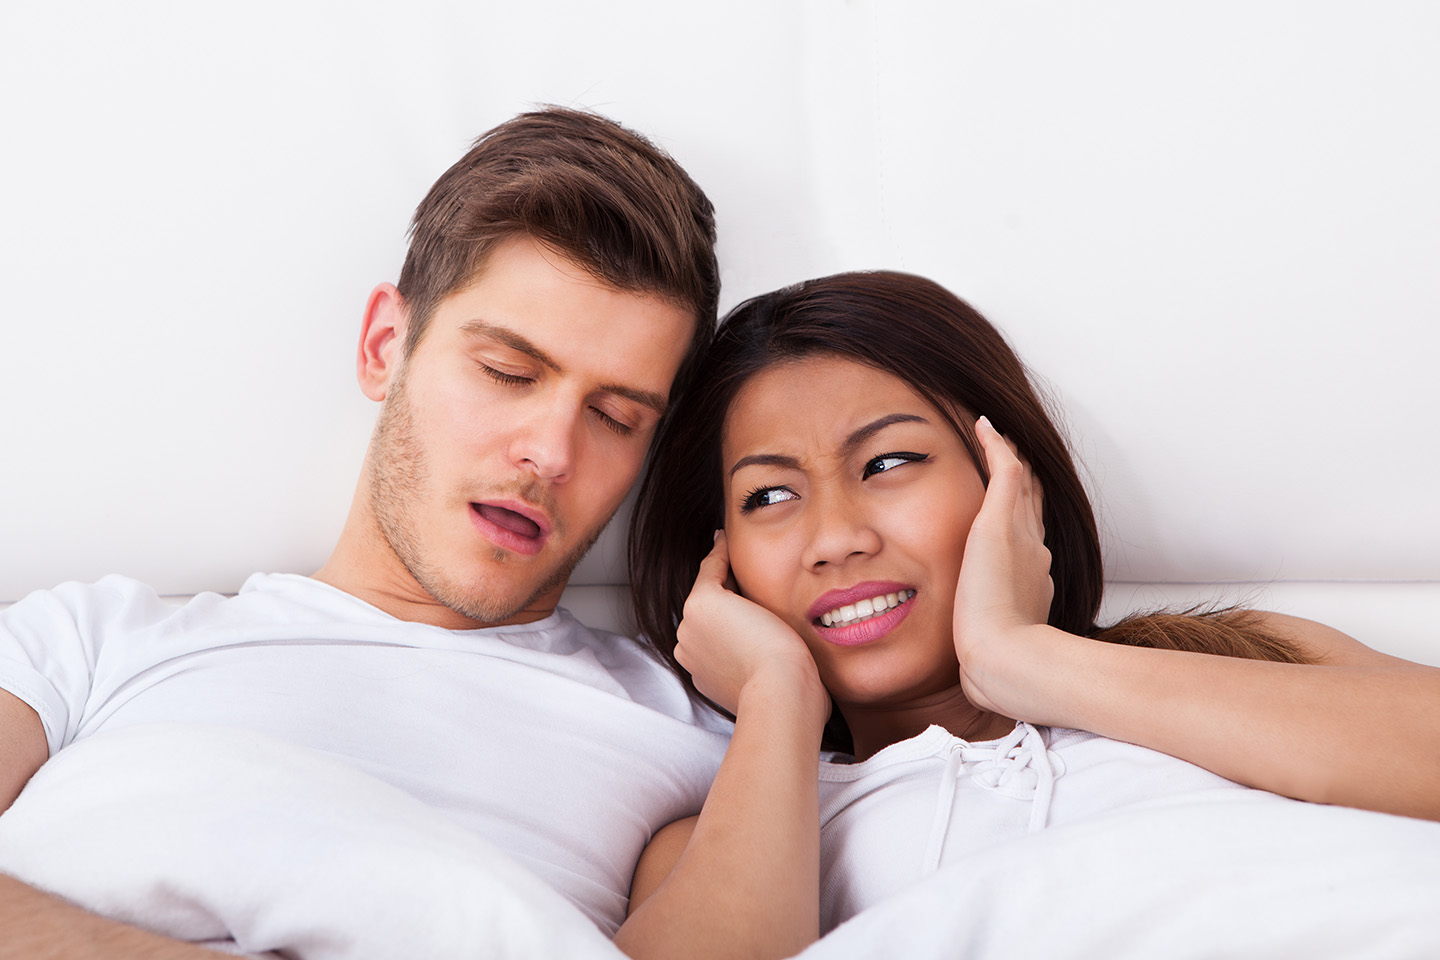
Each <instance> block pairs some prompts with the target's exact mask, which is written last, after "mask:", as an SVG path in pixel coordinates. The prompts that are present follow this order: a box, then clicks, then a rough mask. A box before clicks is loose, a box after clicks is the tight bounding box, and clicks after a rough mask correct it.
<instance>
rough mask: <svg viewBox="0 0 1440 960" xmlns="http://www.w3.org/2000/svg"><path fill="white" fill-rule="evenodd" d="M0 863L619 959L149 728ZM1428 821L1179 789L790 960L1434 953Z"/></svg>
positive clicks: (187, 925) (265, 943)
mask: <svg viewBox="0 0 1440 960" xmlns="http://www.w3.org/2000/svg"><path fill="white" fill-rule="evenodd" d="M0 870H3V871H5V872H8V873H11V874H14V875H16V876H19V877H21V878H22V879H25V880H27V881H29V882H31V883H34V884H35V885H37V886H40V887H42V888H45V889H48V890H52V891H54V892H57V893H60V894H62V895H63V896H65V897H68V898H70V899H72V900H74V901H76V902H78V903H80V904H81V905H83V906H86V907H88V908H90V909H92V910H96V911H98V912H100V913H103V914H106V915H109V916H112V917H116V918H118V919H122V920H126V921H128V922H132V923H138V924H140V925H143V926H146V927H149V928H151V929H155V930H159V931H161V932H165V933H168V934H170V935H172V936H177V937H182V938H186V939H191V940H199V941H207V942H214V941H224V940H227V939H232V940H233V941H234V944H235V947H234V948H235V949H238V950H240V951H243V952H247V953H263V952H266V951H284V952H285V953H286V955H293V956H296V957H301V958H306V960H340V958H354V960H361V958H365V960H375V958H388V957H397V958H398V957H406V958H411V957H428V958H449V957H456V958H459V957H465V958H479V957H507V958H508V957H565V958H579V960H588V958H598V960H615V958H616V957H618V956H619V953H618V951H616V950H615V949H614V947H613V946H612V945H611V944H610V943H609V941H608V940H606V938H605V937H604V936H603V935H602V934H600V932H599V931H598V930H596V929H595V928H594V927H593V926H592V925H591V924H590V923H589V921H588V920H586V919H585V918H584V917H583V915H581V914H580V912H579V911H578V910H576V909H575V908H574V907H572V906H571V905H570V904H569V903H568V902H567V901H565V900H564V899H563V898H561V897H560V896H559V895H558V894H556V893H555V892H553V891H552V890H550V889H549V888H548V887H546V886H545V885H544V884H542V883H540V882H539V881H538V880H536V879H534V878H533V877H532V876H530V875H529V874H528V873H526V872H525V871H524V869H523V868H521V867H519V866H518V865H516V864H515V863H513V862H512V861H511V860H509V858H507V857H506V856H504V855H503V854H502V853H500V852H499V851H497V850H496V849H495V848H493V847H492V846H491V845H489V844H487V843H486V842H484V841H482V840H480V839H478V838H477V837H475V836H474V835H472V834H470V833H468V832H467V831H465V830H463V829H462V828H460V827H459V826H457V825H456V824H454V823H453V822H451V821H449V820H448V819H446V818H444V817H443V816H441V815H438V814H437V813H435V812H434V811H433V810H431V809H430V808H428V807H426V806H425V805H423V804H421V803H420V802H418V801H417V800H415V799H413V798H411V797H409V796H407V795H406V794H404V793H402V792H400V791H397V790H395V789H394V788H392V787H390V786H388V785H386V784H383V783H380V782H379V781H376V780H374V779H372V778H370V777H368V776H366V775H364V774H362V773H360V772H358V771H356V770H354V769H352V768H350V767H348V766H346V765H344V764H343V763H340V762H339V761H337V760H335V759H332V758H329V757H326V756H323V755H320V754H318V753H315V752H314V751H310V750H306V749H304V748H299V747H294V746H291V745H288V744H284V743H281V742H278V741H275V740H272V739H268V738H265V737H262V736H259V735H256V734H252V733H248V732H242V731H236V730H229V729H221V728H213V727H181V726H171V725H156V726H146V727H131V728H126V729H122V730H116V731H112V732H109V733H106V734H103V735H98V736H95V737H92V738H90V739H88V740H85V741H81V742H80V743H78V744H75V745H74V746H71V747H69V748H67V749H66V750H64V751H62V752H61V753H60V754H58V755H57V756H56V757H55V758H54V759H53V760H52V761H51V762H50V763H48V764H46V765H45V766H44V767H43V768H42V769H41V771H40V772H39V773H38V774H37V775H36V776H35V778H34V779H33V780H32V781H31V783H30V785H29V786H27V788H26V790H25V792H24V793H23V794H22V795H21V797H20V798H19V800H17V801H16V803H15V806H14V807H13V808H12V809H11V810H10V811H9V812H8V813H6V814H5V815H4V816H0ZM1437 904H1440V825H1437V824H1430V823H1422V822H1419V821H1413V820H1407V819H1404V818H1400V817H1388V816H1383V815H1380V814H1366V813H1359V812H1356V811H1348V810H1338V809H1335V808H1329V807H1321V806H1314V805H1308V804H1275V803H1268V804H1250V803H1246V802H1245V801H1244V800H1243V799H1237V800H1235V801H1231V802H1205V803H1199V802H1173V803H1167V804H1163V805H1154V806H1150V807H1146V808H1142V809H1136V810H1132V811H1130V812H1127V813H1126V814H1124V815H1116V816H1112V817H1108V818H1103V819H1098V820H1095V821H1092V822H1089V823H1085V824H1078V825H1075V826H1071V827H1066V828H1062V829H1055V830H1047V831H1045V832H1043V833H1040V834H1037V835H1034V836H1030V837H1027V838H1025V839H1024V840H1021V841H1016V842H1013V843H1007V844H1003V845H1001V846H998V847H993V848H990V849H989V850H986V851H984V852H982V853H980V854H977V855H975V856H973V857H971V858H969V859H968V860H966V861H964V862H962V863H959V864H954V865H952V866H950V867H947V868H946V869H945V870H943V871H941V872H940V873H937V874H936V875H934V876H933V877H932V878H930V879H929V880H927V881H925V882H923V883H921V884H919V885H918V886H916V887H915V888H913V889H912V890H910V891H908V892H906V893H903V894H901V895H900V896H898V897H896V898H894V899H892V900H890V901H887V902H886V903H884V904H881V905H880V906H878V907H876V908H874V909H872V910H870V911H868V912H866V913H864V914H862V915H860V916H858V917H856V918H854V919H853V920H851V921H850V922H849V923H847V924H844V925H843V926H841V927H840V928H839V929H837V930H835V931H834V932H833V933H832V934H831V935H830V936H828V937H826V938H825V939H824V940H822V941H820V942H819V943H817V944H815V945H814V946H812V947H811V948H810V949H809V950H807V951H805V953H804V954H803V956H804V957H805V958H807V960H842V958H843V960H850V958H872V957H896V958H906V960H925V958H932V957H933V958H936V960H939V958H942V957H943V958H951V957H966V958H993V960H1002V958H1006V960H1008V958H1016V957H1031V956H1036V957H1038V956H1046V957H1096V958H1099V957H1105V958H1107V960H1115V958H1122V960H1123V958H1135V960H1140V958H1147V960H1148V958H1154V957H1166V958H1190V957H1194V958H1199V957H1234V956H1244V957H1275V958H1282V957H1283V958H1293V957H1309V958H1323V957H1336V958H1340V957H1344V958H1352V957H1377V958H1381V957H1383V958H1390V957H1394V958H1415V957H1430V956H1440V916H1437V910H1436V905H1437Z"/></svg>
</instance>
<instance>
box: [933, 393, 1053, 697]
mask: <svg viewBox="0 0 1440 960" xmlns="http://www.w3.org/2000/svg"><path fill="white" fill-rule="evenodd" d="M975 434H976V437H977V438H978V439H979V441H980V445H981V448H982V449H983V450H984V452H985V460H986V464H987V465H988V466H989V469H990V484H989V486H987V487H986V489H985V500H984V502H983V503H982V504H981V506H980V512H979V513H978V514H976V516H975V522H974V523H973V524H972V525H971V527H970V534H969V536H968V537H967V538H966V540H965V555H964V558H963V560H962V561H961V565H960V581H959V583H958V584H957V585H956V588H955V618H954V631H955V653H956V656H957V657H958V658H959V661H960V679H961V684H962V686H963V688H964V691H965V695H966V696H967V697H968V698H969V699H970V701H971V702H972V703H974V704H975V705H976V706H977V707H980V708H981V709H985V710H993V711H995V712H998V713H1002V714H1005V715H1007V716H1018V715H1019V713H1020V712H1023V711H1017V710H1016V706H1017V704H1016V703H1015V702H1013V701H1012V702H1010V703H1005V702H1000V701H1001V700H1008V699H1010V698H1009V697H1006V696H1005V695H1004V694H1003V693H1002V691H1003V690H1005V689H1006V688H1008V687H1009V686H1011V684H1010V683H1008V682H1005V681H1002V680H1001V679H1000V678H1001V675H1002V671H1003V670H1004V668H1005V667H1007V666H1010V665H1012V663H1013V661H1014V660H1015V654H1017V653H1018V652H1019V651H1018V650H1017V649H1015V645H1016V644H1017V643H1019V642H1020V641H1021V637H1022V632H1023V630H1024V628H1027V627H1032V626H1035V625H1036V624H1044V623H1045V622H1046V620H1047V619H1048V617H1049V614H1050V601H1051V599H1052V598H1053V597H1054V594H1055V585H1054V583H1053V582H1052V581H1051V579H1050V551H1049V549H1047V548H1046V546H1045V525H1044V521H1043V519H1042V518H1043V506H1044V501H1043V496H1042V493H1041V490H1040V485H1039V483H1038V482H1036V480H1035V476H1034V474H1033V473H1032V472H1031V470H1030V465H1029V464H1027V463H1025V462H1024V461H1022V460H1021V459H1020V458H1019V456H1017V455H1016V453H1015V450H1014V449H1013V448H1012V447H1011V446H1010V445H1009V443H1008V442H1007V441H1006V440H1005V439H1004V438H1003V437H1001V436H1000V434H999V433H997V432H996V430H995V428H994V427H993V426H991V424H990V421H989V420H987V419H986V418H984V417H981V418H980V420H979V421H978V422H977V423H976V424H975Z"/></svg>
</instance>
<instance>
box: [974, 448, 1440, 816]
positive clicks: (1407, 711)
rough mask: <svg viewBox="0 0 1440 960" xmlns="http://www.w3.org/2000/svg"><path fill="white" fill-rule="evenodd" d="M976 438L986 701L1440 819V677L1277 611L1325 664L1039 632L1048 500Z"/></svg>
mask: <svg viewBox="0 0 1440 960" xmlns="http://www.w3.org/2000/svg"><path fill="white" fill-rule="evenodd" d="M977 435H978V436H979V437H980V439H981V442H982V444H983V445H984V447H985V451H986V455H987V457H988V458H989V460H990V463H991V471H992V480H991V485H990V488H989V489H988V490H987V493H986V500H985V504H984V506H983V507H982V509H981V514H980V516H978V517H977V518H976V522H975V525H974V527H973V528H972V529H971V535H970V539H969V540H967V541H966V553H965V560H964V565H963V568H962V570H961V574H960V581H961V582H960V584H959V587H958V588H957V600H956V617H955V643H956V650H957V653H958V654H959V659H960V664H961V676H962V683H963V685H964V688H965V692H966V695H967V696H969V697H970V699H971V700H972V701H973V702H974V703H975V704H976V705H977V706H980V707H982V708H985V709H989V710H994V711H996V712H998V713H1001V714H1003V715H1005V716H1010V717H1015V718H1017V719H1023V720H1028V721H1030V722H1031V723H1042V724H1050V725H1054V726H1065V727H1074V728H1078V729H1082V730H1090V731H1092V732H1094V733H1098V734H1101V735H1103V736H1107V737H1113V738H1114V739H1117V740H1126V741H1129V742H1131V743H1137V744H1140V745H1142V746H1146V747H1150V748H1152V749H1155V750H1160V751H1163V752H1165V753H1168V754H1171V755H1173V756H1176V757H1180V758H1181V759H1184V760H1188V761H1190V762H1191V763H1195V764H1198V765H1199V766H1202V767H1205V768H1206V769H1208V770H1211V771H1213V772H1215V773H1218V774H1220V775H1221V776H1224V777H1228V778H1229V779H1231V780H1235V781H1237V782H1239V783H1243V784H1246V785H1248V786H1252V787H1259V788H1261V789H1263V790H1270V791H1272V792H1275V793H1280V794H1284V795H1286V796H1291V797H1296V798H1299V799H1301V800H1311V801H1315V802H1319V803H1333V804H1340V805H1343V806H1353V807H1363V808H1366V809H1371V810H1380V811H1384V812H1387V813H1399V814H1404V815H1407V816H1412V817H1425V818H1428V819H1433V820H1440V669H1436V668H1433V667H1427V666H1421V665H1419V664H1415V663H1410V662H1409V661H1406V660H1401V659H1398V658H1396V657H1390V656H1386V655H1385V654H1382V653H1379V652H1377V651H1375V650H1372V649H1370V648H1369V647H1366V646H1365V645H1364V644H1361V643H1360V642H1358V641H1356V640H1354V639H1352V638H1350V637H1348V636H1346V635H1345V634H1343V633H1340V632H1339V631H1338V630H1332V629H1330V628H1329V627H1325V626H1323V625H1321V624H1318V623H1312V622H1310V621H1308V620H1301V619H1299V618H1296V617H1286V616H1282V615H1280V614H1265V615H1263V616H1264V618H1265V619H1264V621H1263V624H1264V625H1265V626H1267V627H1269V628H1270V629H1272V630H1274V631H1275V632H1277V633H1280V634H1282V635H1283V636H1285V637H1287V638H1289V639H1291V640H1292V641H1293V642H1294V643H1295V644H1296V645H1297V646H1298V647H1299V648H1300V649H1301V650H1302V651H1303V652H1305V653H1307V654H1309V655H1310V656H1311V657H1312V658H1313V659H1315V660H1316V661H1317V663H1316V664H1314V665H1301V664H1291V663H1272V662H1267V661H1258V660H1241V659H1233V658H1229V657H1218V656H1212V655H1208V654H1201V653H1187V652H1181V651H1175V650H1156V649H1150V648H1145V647H1132V646H1124V645H1120V644H1111V643H1103V642H1099V641H1095V640H1091V639H1086V638H1081V637H1076V636H1074V635H1072V634H1068V633H1064V632H1063V631H1060V630H1056V629H1055V628H1053V627H1049V626H1046V625H1044V623H1043V622H1037V621H1043V619H1044V617H1043V614H1042V615H1041V616H1040V617H1036V616H1035V615H1034V610H1035V608H1036V604H1035V597H1034V594H1035V590H1036V588H1035V586H1034V585H1035V584H1036V583H1037V582H1039V579H1040V575H1041V574H1044V576H1045V579H1046V580H1048V554H1045V555H1044V563H1045V564H1046V568H1045V570H1044V571H1040V573H1037V567H1038V565H1039V563H1040V562H1041V561H1040V559H1039V554H1038V553H1037V551H1036V540H1035V538H1036V537H1037V536H1042V535H1043V531H1042V532H1039V533H1037V530H1038V526H1037V522H1036V521H1037V519H1038V516H1039V496H1040V494H1039V491H1038V490H1030V489H1028V488H1027V485H1028V484H1030V483H1031V481H1030V480H1029V477H1028V469H1027V468H1025V467H1024V465H1023V464H1021V463H1020V462H1019V461H1018V460H1017V459H1016V458H1015V456H1014V454H1013V453H1011V451H1010V450H1009V449H1008V448H1006V447H1005V444H1004V443H1003V441H1001V440H1000V438H999V436H998V435H997V434H995V433H994V431H993V430H988V429H985V430H982V429H980V428H979V427H977ZM992 496H993V498H994V503H993V505H992ZM992 506H993V509H992ZM987 510H988V513H987ZM1042 552H1043V551H1042ZM1047 602H1048V600H1047Z"/></svg>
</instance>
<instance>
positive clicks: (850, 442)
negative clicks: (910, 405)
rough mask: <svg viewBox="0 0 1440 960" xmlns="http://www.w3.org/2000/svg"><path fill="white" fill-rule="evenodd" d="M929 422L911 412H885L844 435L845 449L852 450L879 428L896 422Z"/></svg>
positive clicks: (877, 431)
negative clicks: (848, 434)
mask: <svg viewBox="0 0 1440 960" xmlns="http://www.w3.org/2000/svg"><path fill="white" fill-rule="evenodd" d="M929 422H930V421H929V420H926V419H925V418H924V417H921V416H917V415H916V414H913V413H891V414H887V415H885V416H883V417H881V418H880V419H878V420H872V421H870V422H869V423H867V424H865V426H863V427H860V428H859V429H858V430H856V431H855V432H854V433H852V434H850V436H848V437H846V438H845V449H846V450H847V451H848V450H853V449H854V448H856V447H858V446H860V444H862V443H864V442H865V441H866V440H869V439H870V438H871V437H873V436H875V434H877V433H879V432H880V431H881V430H884V429H885V428H886V427H890V426H894V425H895V424H897V423H929Z"/></svg>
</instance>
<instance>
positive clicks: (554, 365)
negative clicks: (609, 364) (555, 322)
mask: <svg viewBox="0 0 1440 960" xmlns="http://www.w3.org/2000/svg"><path fill="white" fill-rule="evenodd" d="M460 332H461V333H463V334H465V336H467V337H474V338H476V339H485V340H493V341H495V342H496V343H498V344H500V345H501V346H505V347H509V348H510V349H511V350H514V351H516V352H518V353H523V354H525V356H527V357H529V358H531V359H532V360H534V361H535V362H536V363H539V364H541V365H542V366H544V367H547V368H549V369H550V370H553V371H555V372H556V373H564V372H565V368H564V367H562V366H560V363H559V361H557V360H556V359H555V358H554V357H552V356H550V354H548V353H546V352H545V351H544V350H541V349H540V348H539V347H538V346H536V345H535V343H534V342H532V341H531V340H530V338H529V337H526V336H524V335H523V334H520V333H517V332H516V331H514V330H511V329H510V328H509V327H502V326H500V325H499V324H497V323H490V322H489V321H486V320H480V319H478V318H477V319H475V320H467V321H465V323H463V324H461V325H460ZM600 390H601V392H603V393H613V394H614V395H615V396H617V397H624V398H625V399H626V400H630V401H632V402H634V403H638V404H640V405H641V406H642V407H649V408H650V409H651V410H654V411H655V412H656V413H664V412H665V408H666V407H667V406H669V405H670V399H669V398H668V397H665V396H663V395H661V394H658V393H654V392H652V391H650V390H637V389H635V388H634V387H627V386H625V385H624V384H621V383H606V384H601V386H600Z"/></svg>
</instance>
